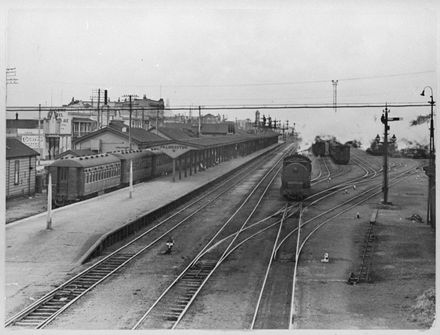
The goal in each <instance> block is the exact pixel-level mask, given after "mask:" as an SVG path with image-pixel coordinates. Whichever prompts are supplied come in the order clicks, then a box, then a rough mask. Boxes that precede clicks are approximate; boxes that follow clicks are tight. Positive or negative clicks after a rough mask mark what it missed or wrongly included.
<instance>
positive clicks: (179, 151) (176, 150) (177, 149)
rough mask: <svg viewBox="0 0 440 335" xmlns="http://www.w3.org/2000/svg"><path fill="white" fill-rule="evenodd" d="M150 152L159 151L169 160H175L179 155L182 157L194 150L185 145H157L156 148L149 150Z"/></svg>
mask: <svg viewBox="0 0 440 335" xmlns="http://www.w3.org/2000/svg"><path fill="white" fill-rule="evenodd" d="M149 149H150V150H151V151H161V152H163V153H164V154H165V155H167V156H169V157H171V158H177V157H179V156H180V155H183V154H184V153H185V152H188V151H190V150H195V149H196V148H194V147H190V146H188V145H185V144H174V143H173V144H164V145H158V146H156V147H152V148H149Z"/></svg>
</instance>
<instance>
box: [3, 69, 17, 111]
mask: <svg viewBox="0 0 440 335" xmlns="http://www.w3.org/2000/svg"><path fill="white" fill-rule="evenodd" d="M16 75H17V69H16V68H15V67H7V68H6V94H5V107H6V108H8V85H17V84H18V79H17V78H15V76H16Z"/></svg>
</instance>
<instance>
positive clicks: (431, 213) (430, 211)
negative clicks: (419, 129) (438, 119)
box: [420, 86, 435, 229]
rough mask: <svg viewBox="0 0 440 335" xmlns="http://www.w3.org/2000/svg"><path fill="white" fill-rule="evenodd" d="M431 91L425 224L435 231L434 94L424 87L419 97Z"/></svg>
mask: <svg viewBox="0 0 440 335" xmlns="http://www.w3.org/2000/svg"><path fill="white" fill-rule="evenodd" d="M427 88H429V89H430V90H431V100H430V101H428V103H429V104H430V105H431V124H430V127H429V166H428V171H427V175H428V208H427V213H426V223H427V224H429V225H430V226H431V227H432V228H434V229H435V191H434V190H435V148H434V104H435V101H434V93H433V91H432V87H431V86H425V88H424V89H423V91H422V93H420V95H421V96H425V89H427Z"/></svg>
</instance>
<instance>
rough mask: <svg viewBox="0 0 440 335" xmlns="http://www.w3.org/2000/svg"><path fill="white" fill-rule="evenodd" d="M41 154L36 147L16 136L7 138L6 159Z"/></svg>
mask: <svg viewBox="0 0 440 335" xmlns="http://www.w3.org/2000/svg"><path fill="white" fill-rule="evenodd" d="M39 155H40V154H39V153H38V152H36V151H35V150H34V149H32V148H30V147H28V146H27V145H26V144H23V143H22V142H20V141H19V140H18V139H16V138H11V137H7V138H6V159H11V158H18V157H29V156H39Z"/></svg>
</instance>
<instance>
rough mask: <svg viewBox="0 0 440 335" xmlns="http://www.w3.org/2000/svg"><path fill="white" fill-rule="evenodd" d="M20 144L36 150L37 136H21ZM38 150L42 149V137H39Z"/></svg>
mask: <svg viewBox="0 0 440 335" xmlns="http://www.w3.org/2000/svg"><path fill="white" fill-rule="evenodd" d="M21 142H22V143H23V144H26V145H27V146H28V147H30V148H32V149H38V135H23V136H21ZM40 148H44V136H43V135H40Z"/></svg>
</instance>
